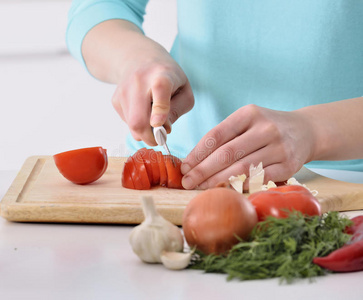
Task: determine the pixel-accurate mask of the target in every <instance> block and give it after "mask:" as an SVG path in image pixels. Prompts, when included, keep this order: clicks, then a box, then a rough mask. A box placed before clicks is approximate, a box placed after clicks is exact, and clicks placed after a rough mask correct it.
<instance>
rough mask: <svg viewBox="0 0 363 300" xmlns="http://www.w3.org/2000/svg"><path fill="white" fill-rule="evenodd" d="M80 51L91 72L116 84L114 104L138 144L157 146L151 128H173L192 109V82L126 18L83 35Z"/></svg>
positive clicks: (99, 26) (159, 47)
mask: <svg viewBox="0 0 363 300" xmlns="http://www.w3.org/2000/svg"><path fill="white" fill-rule="evenodd" d="M82 53H83V57H84V59H85V62H86V65H87V67H88V70H89V71H90V73H92V74H93V75H94V76H95V77H97V78H99V79H100V80H102V81H106V82H110V83H116V84H117V88H116V91H115V93H114V95H113V98H112V104H113V106H114V108H115V110H116V111H117V113H118V114H119V115H120V117H121V118H122V119H123V120H124V121H125V122H126V123H127V125H128V127H129V129H130V132H131V134H132V136H133V137H134V139H135V140H138V141H141V140H142V141H144V142H145V143H147V144H148V145H150V146H156V142H155V139H154V136H153V134H152V130H151V126H153V127H156V126H162V125H163V126H164V127H165V128H166V130H167V132H168V133H170V131H171V124H172V123H174V122H175V121H176V120H177V119H178V118H179V117H180V116H181V115H183V114H185V113H187V112H188V111H189V110H191V109H192V107H193V105H194V96H193V92H192V89H191V86H190V83H189V81H188V79H187V77H186V75H185V73H184V72H183V70H182V69H181V68H180V66H179V65H178V64H177V63H176V61H175V60H174V59H173V58H172V57H171V56H170V54H169V53H168V52H167V51H166V50H165V49H164V48H163V47H162V46H161V45H159V44H158V43H156V42H154V41H153V40H151V39H149V38H147V37H146V36H144V35H143V34H142V32H141V31H140V30H139V28H138V27H137V26H135V25H134V24H132V23H130V22H128V21H125V20H109V21H105V22H103V23H100V24H99V25H97V26H95V27H94V28H93V29H92V30H91V31H90V32H89V33H88V34H87V35H86V37H85V39H84V42H83V45H82Z"/></svg>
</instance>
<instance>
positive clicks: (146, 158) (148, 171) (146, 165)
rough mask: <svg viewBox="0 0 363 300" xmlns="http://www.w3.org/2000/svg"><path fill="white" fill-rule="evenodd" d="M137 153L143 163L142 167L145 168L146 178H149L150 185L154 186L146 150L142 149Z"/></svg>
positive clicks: (148, 155)
mask: <svg viewBox="0 0 363 300" xmlns="http://www.w3.org/2000/svg"><path fill="white" fill-rule="evenodd" d="M137 152H138V153H140V155H141V157H142V160H143V161H144V165H145V168H146V172H147V176H148V177H149V181H150V184H151V185H154V184H155V183H154V176H153V168H152V165H151V160H150V154H149V151H148V149H146V148H142V149H140V150H139V151H137Z"/></svg>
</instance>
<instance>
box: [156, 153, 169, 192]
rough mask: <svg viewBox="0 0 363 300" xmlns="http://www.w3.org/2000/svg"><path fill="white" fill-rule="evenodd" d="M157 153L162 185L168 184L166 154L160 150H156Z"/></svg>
mask: <svg viewBox="0 0 363 300" xmlns="http://www.w3.org/2000/svg"><path fill="white" fill-rule="evenodd" d="M155 153H156V155H157V161H158V164H159V170H160V185H161V186H167V184H168V174H167V172H166V166H165V162H164V155H163V154H162V153H161V152H160V151H156V152H155Z"/></svg>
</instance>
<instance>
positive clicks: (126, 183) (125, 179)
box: [121, 157, 135, 189]
mask: <svg viewBox="0 0 363 300" xmlns="http://www.w3.org/2000/svg"><path fill="white" fill-rule="evenodd" d="M130 164H131V165H132V164H133V161H132V159H130V157H129V158H128V159H127V161H126V162H125V163H124V169H123V171H122V177H121V183H122V186H123V187H125V188H127V189H135V185H134V182H133V180H132V176H131V170H133V168H134V166H130Z"/></svg>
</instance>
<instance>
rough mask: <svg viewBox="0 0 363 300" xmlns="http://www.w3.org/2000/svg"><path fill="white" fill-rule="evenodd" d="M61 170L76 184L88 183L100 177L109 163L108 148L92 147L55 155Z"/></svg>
mask: <svg viewBox="0 0 363 300" xmlns="http://www.w3.org/2000/svg"><path fill="white" fill-rule="evenodd" d="M53 159H54V162H55V164H56V166H57V168H58V170H59V172H60V173H61V174H62V175H63V176H64V177H65V178H66V179H68V180H69V181H71V182H73V183H76V184H87V183H91V182H94V181H96V180H97V179H99V178H100V177H101V176H102V175H103V174H104V173H105V171H106V169H107V165H108V159H107V150H106V149H103V148H102V147H90V148H82V149H76V150H70V151H66V152H62V153H58V154H55V155H53Z"/></svg>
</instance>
